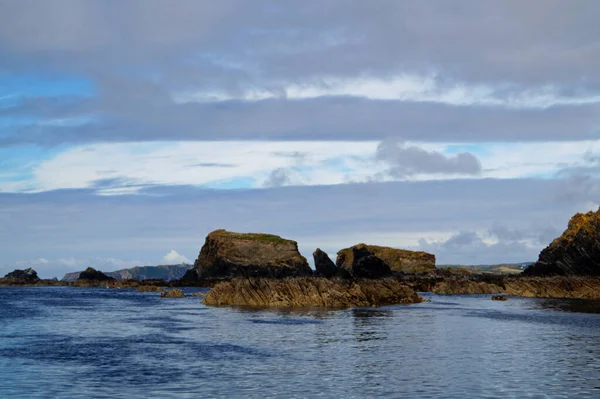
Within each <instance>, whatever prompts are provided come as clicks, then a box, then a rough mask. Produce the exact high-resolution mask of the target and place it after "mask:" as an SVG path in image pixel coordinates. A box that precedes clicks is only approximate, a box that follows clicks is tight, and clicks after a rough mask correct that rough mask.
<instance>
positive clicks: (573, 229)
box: [523, 210, 600, 276]
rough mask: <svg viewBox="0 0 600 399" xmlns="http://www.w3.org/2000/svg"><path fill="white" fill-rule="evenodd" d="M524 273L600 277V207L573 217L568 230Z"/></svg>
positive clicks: (543, 251) (527, 274)
mask: <svg viewBox="0 0 600 399" xmlns="http://www.w3.org/2000/svg"><path fill="white" fill-rule="evenodd" d="M523 274H524V275H526V276H556V275H558V276H600V210H598V211H597V212H588V213H585V214H584V213H578V214H576V215H575V216H573V217H572V218H571V220H570V221H569V225H568V227H567V229H566V230H565V232H564V233H563V234H562V235H561V236H560V237H558V238H557V239H555V240H554V241H552V243H551V244H550V245H548V247H546V248H545V249H543V250H542V252H541V253H540V256H539V259H538V261H537V262H536V263H534V264H533V265H531V266H529V267H528V268H527V269H525V271H524V272H523Z"/></svg>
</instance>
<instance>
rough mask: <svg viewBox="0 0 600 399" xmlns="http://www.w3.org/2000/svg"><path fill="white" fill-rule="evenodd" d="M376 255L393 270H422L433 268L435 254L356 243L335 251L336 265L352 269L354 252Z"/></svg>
mask: <svg viewBox="0 0 600 399" xmlns="http://www.w3.org/2000/svg"><path fill="white" fill-rule="evenodd" d="M357 253H360V254H361V256H376V257H378V258H379V259H381V260H383V262H385V263H386V264H387V265H388V266H389V267H390V269H391V270H392V271H394V272H422V271H428V270H435V255H433V254H430V253H427V252H421V251H407V250H404V249H396V248H390V247H380V246H377V245H366V244H358V245H354V246H353V247H350V248H344V249H342V250H340V251H339V252H338V253H337V260H336V266H337V267H340V268H343V269H346V270H348V271H350V272H351V271H352V268H353V265H356V263H357V262H355V259H354V257H355V254H357Z"/></svg>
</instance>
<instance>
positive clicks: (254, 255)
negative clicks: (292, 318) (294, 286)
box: [186, 230, 312, 279]
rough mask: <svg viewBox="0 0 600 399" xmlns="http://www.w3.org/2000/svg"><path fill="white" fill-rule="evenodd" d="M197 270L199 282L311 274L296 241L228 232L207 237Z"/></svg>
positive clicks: (218, 232) (195, 265)
mask: <svg viewBox="0 0 600 399" xmlns="http://www.w3.org/2000/svg"><path fill="white" fill-rule="evenodd" d="M194 270H195V272H196V274H197V276H198V278H199V279H210V278H217V279H218V278H230V277H236V276H238V277H274V278H282V277H288V276H310V275H312V269H311V268H310V267H309V266H308V262H307V261H306V258H304V257H303V256H302V255H300V252H298V244H297V243H296V241H292V240H286V239H283V238H281V237H279V236H275V235H270V234H243V233H233V232H228V231H225V230H216V231H213V232H212V233H210V234H209V235H208V236H207V237H206V241H205V243H204V245H203V246H202V249H201V250H200V255H199V256H198V259H197V260H196V262H195V263H194ZM186 277H189V276H187V275H186Z"/></svg>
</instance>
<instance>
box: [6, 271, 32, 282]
mask: <svg viewBox="0 0 600 399" xmlns="http://www.w3.org/2000/svg"><path fill="white" fill-rule="evenodd" d="M4 279H5V280H6V281H7V282H13V281H14V282H24V283H35V282H36V281H40V278H39V277H38V275H37V272H36V271H35V270H33V269H32V268H28V269H25V270H18V269H17V270H15V271H13V272H10V273H8V274H7V275H6V276H4Z"/></svg>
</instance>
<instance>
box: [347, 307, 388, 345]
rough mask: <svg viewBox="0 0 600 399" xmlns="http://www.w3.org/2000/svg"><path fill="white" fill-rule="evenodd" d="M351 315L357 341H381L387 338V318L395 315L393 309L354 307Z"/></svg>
mask: <svg viewBox="0 0 600 399" xmlns="http://www.w3.org/2000/svg"><path fill="white" fill-rule="evenodd" d="M351 315H352V321H353V324H354V336H355V339H356V341H357V342H365V341H379V340H384V339H386V338H387V335H386V334H385V324H386V319H387V318H390V317H392V316H393V311H392V310H389V309H369V308H353V309H351Z"/></svg>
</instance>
